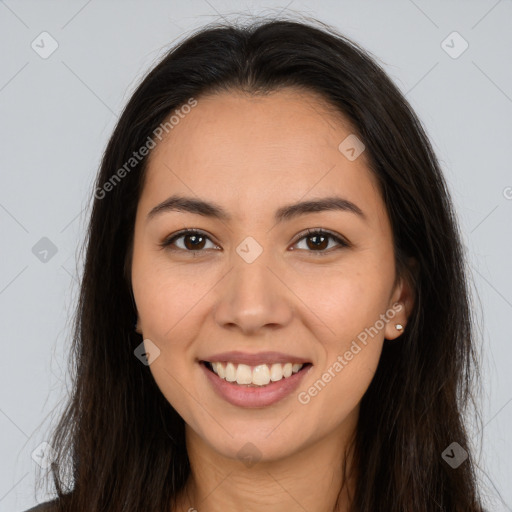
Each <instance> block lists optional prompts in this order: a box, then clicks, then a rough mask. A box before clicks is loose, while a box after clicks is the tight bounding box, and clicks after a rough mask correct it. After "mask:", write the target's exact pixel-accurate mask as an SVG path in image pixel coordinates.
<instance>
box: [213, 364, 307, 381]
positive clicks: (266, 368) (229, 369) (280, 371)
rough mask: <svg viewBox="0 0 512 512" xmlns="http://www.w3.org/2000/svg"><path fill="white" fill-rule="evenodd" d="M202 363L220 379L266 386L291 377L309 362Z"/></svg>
mask: <svg viewBox="0 0 512 512" xmlns="http://www.w3.org/2000/svg"><path fill="white" fill-rule="evenodd" d="M204 364H205V365H206V367H207V368H208V369H209V370H211V371H212V372H214V373H215V374H217V375H218V376H219V377H220V378H221V379H224V380H226V381H227V382H232V383H235V384H238V385H246V386H266V385H268V384H269V383H270V382H279V381H280V380H282V379H287V378H288V377H291V376H292V375H293V374H295V373H297V372H299V371H300V370H302V368H304V367H305V366H306V365H309V363H306V364H300V363H284V364H283V363H273V364H259V365H257V366H250V365H247V364H236V363H231V362H227V363H224V362H209V361H205V362H204Z"/></svg>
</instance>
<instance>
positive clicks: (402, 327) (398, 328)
mask: <svg viewBox="0 0 512 512" xmlns="http://www.w3.org/2000/svg"><path fill="white" fill-rule="evenodd" d="M395 329H396V330H397V331H403V329H404V326H403V325H402V324H395Z"/></svg>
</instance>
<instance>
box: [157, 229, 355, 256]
mask: <svg viewBox="0 0 512 512" xmlns="http://www.w3.org/2000/svg"><path fill="white" fill-rule="evenodd" d="M186 235H199V236H203V237H205V238H207V239H208V240H210V241H212V240H211V239H210V237H209V236H208V235H207V234H206V233H204V232H203V231H200V230H197V229H185V230H182V231H179V232H178V233H176V234H174V235H172V236H171V237H168V238H166V239H165V240H164V241H163V242H162V243H160V244H159V245H160V247H162V248H163V249H167V250H170V251H182V252H188V253H191V254H194V255H195V254H197V253H200V252H205V250H206V249H200V250H197V251H193V250H192V251H191V250H188V249H181V248H173V247H171V246H172V244H173V243H174V242H175V241H176V240H178V239H179V238H182V237H184V236H186ZM311 235H321V236H327V237H328V238H330V239H332V240H334V241H335V242H336V243H338V244H339V246H340V247H338V249H340V248H345V247H349V246H350V244H349V243H348V242H346V241H345V240H344V239H342V238H340V237H339V236H337V235H335V234H334V233H331V232H330V231H326V230H324V229H320V228H318V229H313V228H309V229H307V230H306V231H305V232H303V233H301V234H300V238H298V240H297V241H296V242H295V243H294V244H293V245H296V244H297V243H299V242H300V241H301V240H302V239H304V238H308V237H310V236H311ZM212 243H213V241H212ZM301 250H303V249H301ZM332 251H333V250H332V248H331V249H328V250H327V249H324V250H319V251H314V250H307V251H306V252H311V253H315V254H317V255H318V256H324V255H326V254H330V253H331V252H332Z"/></svg>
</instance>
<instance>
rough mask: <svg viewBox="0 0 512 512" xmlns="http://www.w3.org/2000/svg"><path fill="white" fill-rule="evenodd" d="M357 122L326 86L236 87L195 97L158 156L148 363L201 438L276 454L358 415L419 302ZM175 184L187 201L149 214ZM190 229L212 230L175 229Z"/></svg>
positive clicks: (145, 225)
mask: <svg viewBox="0 0 512 512" xmlns="http://www.w3.org/2000/svg"><path fill="white" fill-rule="evenodd" d="M351 134H352V132H351V129H350V126H349V125H348V123H346V122H344V121H343V118H342V117H341V116H340V115H336V114H334V113H333V112H332V108H329V106H328V105H326V104H324V103H323V102H322V100H321V98H319V97H318V96H316V95H314V94H312V93H306V92H299V91H298V90H293V89H284V90H281V91H279V92H274V93H272V94H270V95H267V96H258V97H250V96H246V95H243V94H242V93H239V92H233V91H231V92H229V93H227V92H225V93H221V94H216V95H210V96H202V97H199V98H197V105H196V106H195V107H193V108H191V109H190V112H189V113H188V114H186V115H182V117H181V118H180V120H179V122H178V123H177V124H175V125H174V127H173V128H172V130H171V131H169V134H168V135H167V137H166V138H164V139H163V140H162V142H160V143H159V144H158V145H157V147H156V148H155V149H154V151H153V153H152V154H151V158H150V161H149V165H148V168H147V176H146V181H145V185H144V189H143V191H142V195H141V198H140V202H139V205H138V209H137V216H136V223H135V237H134V247H133V260H132V284H133V292H134V297H135V301H136V305H137V310H138V315H139V327H140V329H141V330H142V333H143V338H144V340H145V348H146V350H147V351H148V352H149V353H150V361H151V359H153V358H154V359H153V361H152V362H151V364H150V370H151V372H152V375H153V377H154V378H155V381H156V383H157V384H158V386H159V388H160V390H161V391H162V393H163V395H164V396H165V397H166V399H167V400H168V401H169V402H170V404H171V405H172V406H173V407H174V408H175V409H176V410H177V411H178V413H179V414H180V415H181V416H182V418H183V419H184V420H185V422H186V424H187V435H188V439H189V441H190V439H192V438H193V439H194V440H195V441H196V442H197V443H199V444H200V445H202V446H204V447H205V448H206V447H208V448H210V449H213V450H214V451H215V452H216V453H217V454H219V455H223V456H227V457H230V458H242V457H244V456H249V457H252V458H253V459H254V458H257V459H260V458H261V459H262V460H275V459H278V458H281V457H285V456H289V455H292V454H294V453H298V452H300V451H301V450H305V449H306V448H308V447H311V446H312V445H313V444H314V443H316V442H318V441H320V440H322V439H325V438H326V436H330V437H331V438H336V439H339V440H341V439H344V438H345V437H346V436H348V435H349V434H350V433H351V432H352V431H353V429H354V428H355V424H356V420H357V416H358V404H359V402H360V400H361V398H362V396H363V394H364V393H365V391H366V389H367V388H368V386H369V384H370V382H371V380H372V378H373V375H374V373H375V370H376V367H377V364H378V361H379V356H380V353H381V349H382V344H383V340H384V338H388V339H393V338H396V337H397V336H399V335H400V331H398V330H397V329H396V327H395V325H396V324H397V323H400V324H402V325H404V326H405V321H406V314H407V312H408V311H409V310H410V303H409V298H408V297H409V292H408V289H407V286H406V284H405V283H403V282H399V283H398V284H397V286H396V287H394V281H395V261H394V253H393V245H392V232H391V228H390V223H389V219H388V216H387V212H386V209H385V205H384V203H383V200H382V198H381V196H380V193H379V191H378V188H377V183H376V180H375V178H374V176H373V175H372V173H371V172H370V171H369V169H368V167H367V161H366V154H365V152H364V150H363V151H362V153H361V154H360V155H359V156H358V153H359V152H360V151H361V149H363V148H362V147H361V146H360V145H358V142H357V140H356V139H354V136H353V135H351ZM347 137H349V138H348V139H347ZM343 141H344V142H343ZM340 143H341V146H340ZM351 148H352V149H351ZM170 196H180V197H182V198H186V200H182V201H181V202H174V203H173V204H172V205H168V206H167V207H161V208H159V209H158V211H157V210H154V213H153V214H152V215H149V214H150V212H151V211H152V210H153V209H154V208H156V207H158V205H160V204H161V203H165V201H166V200H167V199H168V198H170ZM326 199H329V200H331V201H328V202H326V203H325V204H324V205H323V206H321V205H320V206H318V205H317V207H316V208H315V207H314V205H313V204H312V203H311V204H310V207H309V208H308V207H307V203H309V202H312V201H325V200H326ZM303 203H306V207H300V206H293V205H299V204H303ZM194 205H195V206H194ZM210 205H211V206H210ZM221 212H222V215H221ZM184 229H194V230H197V231H199V233H192V234H188V235H187V234H185V235H183V234H182V235H181V236H179V235H178V237H177V238H175V239H174V240H171V239H172V237H173V236H174V235H175V234H177V233H178V232H179V231H181V230H184ZM307 230H310V233H309V234H308V232H307ZM322 230H325V231H328V233H318V231H322ZM338 239H339V240H338ZM166 240H167V241H170V244H169V245H168V246H167V247H164V246H162V244H163V243H164V242H165V241H166ZM397 301H402V304H404V303H405V306H406V307H405V308H404V307H402V308H401V309H400V307H395V308H393V305H394V304H395V303H396V302H397ZM398 342H399V341H397V343H398ZM155 347H157V348H158V350H159V351H160V352H159V353H158V350H155ZM155 356H156V357H155ZM209 363H215V364H212V365H211V366H210V364H209ZM217 363H219V364H217ZM290 363H291V364H290ZM141 364H142V363H141ZM301 364H303V366H302V367H301V366H300V365H301ZM299 368H301V369H300V370H299V371H297V369H299ZM212 369H215V370H216V372H217V373H214V372H213V371H212ZM290 372H291V375H290ZM249 382H250V383H251V384H248V383H249ZM248 443H250V444H248Z"/></svg>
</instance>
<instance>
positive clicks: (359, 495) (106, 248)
mask: <svg viewBox="0 0 512 512" xmlns="http://www.w3.org/2000/svg"><path fill="white" fill-rule="evenodd" d="M314 22H316V25H317V26H315V23H313V22H303V21H290V20H284V19H283V20H272V21H261V20H258V21H256V22H253V23H250V24H246V25H230V24H216V25H215V26H213V27H212V26H208V27H205V28H203V29H201V30H199V31H197V32H196V33H194V34H192V35H191V36H190V37H188V38H187V39H186V40H184V41H182V42H181V43H180V44H178V45H177V46H176V47H174V48H172V49H171V50H170V51H168V52H167V54H166V55H165V56H164V58H163V59H162V60H161V61H160V62H159V63H158V64H157V65H156V66H155V67H154V68H153V69H152V70H151V71H150V72H149V74H147V76H146V77H145V78H144V80H143V81H142V82H141V83H140V85H139V86H138V88H137V89H136V91H135V92H134V94H133V95H132V97H131V99H130V100H129V102H128V104H127V105H126V107H125V109H124V111H123V112H122V115H121V117H120V119H119V121H118V123H117V125H116V127H115V130H114V132H113V134H112V136H111V138H110V140H109V142H108V145H107V147H106V150H105V153H104V155H103V160H102V163H101V168H100V170H99V174H98V176H97V180H96V184H95V191H94V195H95V198H94V203H93V208H92V213H91V217H90V224H89V227H88V231H87V237H86V240H85V242H84V247H85V248H86V253H85V256H86V257H85V266H84V272H83V276H82V279H81V288H80V297H79V301H78V305H77V310H76V317H75V324H74V339H73V345H72V347H71V354H70V356H71V358H70V361H71V371H72V374H73V392H72V396H71V397H70V399H69V403H68V404H67V406H66V409H65V413H64V414H63V415H62V417H61V419H60V422H59V424H58V425H57V427H56V429H55V431H54V432H53V438H52V440H51V441H50V444H51V445H52V447H53V448H54V449H55V450H56V452H57V457H56V459H55V461H54V463H53V464H52V467H51V475H52V477H53V483H54V485H55V489H56V491H57V494H58V498H59V499H58V502H57V503H58V510H59V511H60V512H106V511H109V512H110V511H111V512H121V511H123V512H139V511H140V512H142V511H144V512H153V511H154V512H163V511H165V510H168V509H169V506H170V505H171V504H172V503H173V502H174V499H175V498H176V496H177V494H178V493H179V492H180V490H182V489H183V487H184V485H185V482H186V481H187V478H188V476H189V473H190V466H189V461H188V457H187V452H186V448H185V438H184V422H183V420H182V418H181V417H180V416H179V415H178V414H177V413H176V411H175V410H174V409H173V408H172V406H171V405H170V404H169V403H168V402H167V400H166V399H165V398H164V396H163V395H162V393H161V392H160V390H159V388H158V387H157V385H156V384H155V381H154V379H153V377H152V375H151V372H150V370H149V368H148V367H147V366H145V365H143V364H141V363H140V361H139V360H138V359H137V358H136V357H135V356H134V349H135V348H136V347H137V346H138V345H139V344H140V343H141V337H140V335H138V334H137V333H135V331H134V322H135V319H136V310H135V305H134V301H133V295H132V291H131V284H130V267H131V265H130V262H131V259H130V258H131V256H130V255H131V249H132V244H133V229H134V221H135V213H136V209H137V203H138V200H139V197H140V193H141V189H142V185H143V182H144V174H145V169H146V162H147V156H145V157H143V158H141V159H140V161H138V162H135V163H134V162H132V163H133V165H131V164H130V167H129V168H127V167H126V163H127V162H128V161H130V158H132V155H133V152H134V151H137V150H138V149H139V148H141V147H142V146H144V145H145V144H146V142H147V141H148V137H153V138H154V131H155V130H157V128H158V126H159V125H160V124H161V123H162V122H164V121H165V120H166V119H167V117H168V116H169V115H170V114H171V113H172V112H173V111H174V110H175V109H177V108H179V107H180V106H181V105H184V104H186V102H188V101H189V100H190V98H196V99H197V98H199V97H200V96H201V94H203V93H212V92H216V91H221V90H227V91H229V90H235V89H239V90H244V91H248V92H251V93H253V94H259V93H265V92H269V91H273V90H276V89H278V88H282V87H288V86H293V87H300V88H304V89H307V90H310V91H313V92H317V93H320V94H321V95H322V96H323V97H324V98H325V99H326V100H327V101H328V102H329V104H330V105H332V108H333V110H337V111H339V112H340V113H342V114H343V115H344V116H345V117H346V118H347V119H348V120H349V121H350V123H351V125H352V126H353V127H354V129H355V130H356V133H357V136H358V137H359V138H360V139H361V140H362V141H363V142H364V144H365V146H366V153H367V155H368V158H369V161H370V163H371V170H372V172H374V173H375V175H376V177H377V178H378V182H379V184H380V189H381V193H382V197H383V199H384V201H385V204H386V207H387V211H388V214H389V218H390V221H391V225H392V229H393V237H394V249H395V257H396V268H397V273H398V275H400V276H401V275H405V273H406V272H408V267H407V264H406V262H407V259H408V258H410V257H412V258H414V259H415V260H416V261H417V262H418V267H417V271H416V272H415V273H413V274H410V276H409V278H410V279H413V280H414V288H415V290H416V302H415V307H414V309H413V311H412V313H411V316H410V318H409V321H408V325H407V329H406V331H405V332H404V334H403V335H402V336H401V338H400V341H396V342H393V343H388V342H385V344H384V348H383V352H382V356H381V360H380V363H379V366H378V368H377V372H376V374H375V376H374V379H373V381H372V382H371V385H370V387H369V388H368V390H367V392H366V393H365V395H364V397H363V399H362V402H361V408H360V417H359V423H358V427H357V431H356V435H355V443H354V449H355V452H354V453H355V454H356V459H355V460H356V464H357V474H358V476H359V477H358V481H357V485H356V489H355V496H354V499H353V503H352V505H351V510H352V511H353V512H375V511H393V512H411V511H413V510H414V511H415V512H434V511H436V512H438V511H441V510H442V511H449V512H477V511H481V510H482V509H481V505H480V500H479V497H478V488H477V483H476V477H475V463H474V461H473V457H472V450H471V449H470V447H469V446H468V444H469V439H468V435H467V432H466V427H465V422H464V421H463V418H464V413H465V411H466V409H467V407H468V405H471V404H473V402H474V400H472V399H473V392H472V383H473V380H474V379H475V378H476V377H477V376H478V373H477V365H476V362H477V361H476V357H475V348H474V327H473V322H472V313H471V308H470V298H469V297H470V295H469V290H468V282H467V275H466V267H465V262H464V253H463V250H462V246H461V242H460V234H459V231H458V225H457V221H456V217H455V214H454V210H453V206H452V203H451V200H450V197H449V194H448V191H447V186H446V184H445V181H444V178H443V176H442V172H441V170H440V166H439V163H438V161H437V159H436V156H435V154H434V151H433V149H432V147H431V144H430V142H429V140H428V137H427V135H426V133H425V131H424V129H423V128H422V125H421V123H420V121H419V120H418V118H417V117H416V115H415V113H414V112H413V111H412V109H411V107H410V106H409V104H408V102H407V101H406V99H405V98H404V96H403V95H402V94H401V93H400V91H399V90H398V88H397V87H396V86H395V85H394V84H393V83H392V81H391V80H390V79H389V78H388V76H387V75H386V74H385V72H384V71H383V70H382V68H381V67H380V66H379V65H378V64H377V63H376V61H375V59H374V58H373V56H371V54H369V53H368V52H366V51H365V50H363V49H362V48H360V47H359V46H358V45H357V44H355V43H354V42H352V41H350V40H349V39H347V38H346V37H344V36H342V35H341V34H339V33H337V32H336V31H335V30H334V29H333V28H332V27H329V26H327V25H325V24H323V23H321V22H318V21H317V20H314ZM123 166H124V169H125V171H126V172H125V173H121V174H122V179H117V178H119V177H120V173H119V169H122V168H123ZM115 175H116V176H117V178H115ZM107 183H110V186H109V187H107V186H106V184H107ZM473 405H474V404H473ZM453 442H456V443H457V444H458V445H459V446H460V447H462V448H464V449H465V450H466V451H467V452H468V454H469V455H468V458H467V460H465V461H464V462H463V463H462V464H460V466H459V467H457V468H454V467H452V466H451V465H450V464H448V463H447V461H446V458H445V457H443V455H442V454H443V452H444V451H445V449H446V448H448V447H449V446H450V445H451V444H452V443H453Z"/></svg>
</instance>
